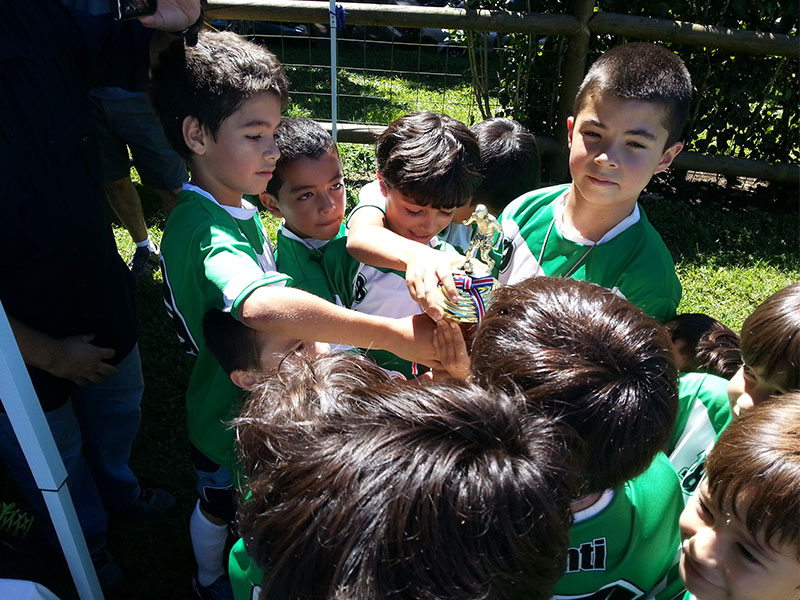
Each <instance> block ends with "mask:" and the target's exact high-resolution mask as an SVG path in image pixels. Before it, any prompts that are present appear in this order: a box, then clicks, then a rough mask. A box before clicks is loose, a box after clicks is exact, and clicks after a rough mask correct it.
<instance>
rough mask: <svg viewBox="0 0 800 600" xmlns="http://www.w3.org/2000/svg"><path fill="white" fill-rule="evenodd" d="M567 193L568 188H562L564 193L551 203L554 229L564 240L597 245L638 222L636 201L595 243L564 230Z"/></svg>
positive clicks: (638, 213)
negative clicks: (630, 209)
mask: <svg viewBox="0 0 800 600" xmlns="http://www.w3.org/2000/svg"><path fill="white" fill-rule="evenodd" d="M568 194H569V188H567V189H566V190H564V193H563V194H561V196H559V197H558V198H556V201H555V204H554V205H553V220H554V221H555V224H556V231H558V233H559V235H560V236H561V237H563V238H564V239H565V240H569V241H570V242H575V243H576V244H580V245H581V246H599V245H600V244H605V243H606V242H610V241H611V240H613V239H614V238H615V237H617V236H618V235H619V234H620V233H622V232H623V231H625V230H626V229H628V228H630V227H632V226H633V225H636V223H638V222H639V218H640V217H641V214H640V212H639V203H638V202H637V203H636V206H634V207H633V211H632V212H631V214H629V215H628V216H627V217H625V218H624V219H622V221H620V222H619V223H617V224H616V225H614V227H612V228H611V229H610V230H609V231H608V233H606V234H605V235H604V236H603V237H601V238H600V239H599V240H598V241H597V242H596V243H595V242H593V241H592V240H588V239H586V238H585V237H583V236H582V235H578V234H577V233H575V232H571V231H569V232H565V231H564V207H565V206H566V204H567V195H568Z"/></svg>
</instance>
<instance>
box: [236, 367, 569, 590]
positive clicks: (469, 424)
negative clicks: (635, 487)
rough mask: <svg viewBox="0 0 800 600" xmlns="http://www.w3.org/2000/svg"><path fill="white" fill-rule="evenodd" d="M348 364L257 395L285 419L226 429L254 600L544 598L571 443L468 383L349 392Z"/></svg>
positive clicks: (248, 417) (563, 519)
mask: <svg viewBox="0 0 800 600" xmlns="http://www.w3.org/2000/svg"><path fill="white" fill-rule="evenodd" d="M354 364H355V365H358V364H360V363H359V360H358V359H354V358H351V357H348V356H342V355H339V356H333V357H330V356H329V357H320V358H317V359H314V361H312V362H309V363H307V365H306V366H305V367H304V368H303V369H301V370H300V372H298V371H292V373H293V375H292V376H291V377H289V378H286V377H283V378H282V381H283V383H281V379H279V378H275V379H273V380H272V382H271V383H270V384H269V385H270V388H271V390H272V392H273V393H272V394H270V401H271V403H272V405H275V404H282V403H285V402H286V401H287V399H289V397H290V396H292V395H296V396H297V399H298V400H300V401H299V402H291V404H294V405H295V406H296V409H295V410H292V411H289V413H283V414H282V413H281V412H280V411H277V412H276V411H275V410H274V408H273V407H270V406H268V405H267V404H265V403H263V402H262V401H261V400H258V401H257V402H256V403H255V404H254V403H253V402H249V403H248V406H247V408H246V409H245V411H244V413H243V415H242V417H241V418H240V419H239V420H238V421H237V432H238V438H239V443H240V448H241V449H242V451H243V455H244V467H245V469H244V470H245V474H246V476H247V480H248V484H249V486H250V487H251V489H252V492H253V493H252V496H251V498H250V499H248V500H246V501H244V502H243V503H242V504H241V507H240V513H239V527H240V531H241V532H242V535H243V537H244V540H245V546H246V548H247V551H248V554H249V555H250V556H251V557H252V558H253V559H254V560H255V562H256V563H257V564H258V565H259V566H261V567H262V568H263V569H264V572H265V579H264V582H263V586H262V588H263V590H264V591H263V595H262V598H289V597H290V598H298V599H303V600H305V599H312V598H313V599H326V598H327V599H331V600H332V599H334V598H335V599H337V600H341V599H351V600H371V599H379V598H386V599H391V598H396V599H401V598H441V599H445V598H450V599H453V600H456V599H458V600H470V599H474V600H478V599H481V600H483V599H505V598H508V599H512V598H521V597H524V598H530V599H532V600H537V599H542V600H544V599H545V598H548V597H549V595H550V594H549V591H550V589H551V587H552V586H553V584H554V583H555V581H556V580H557V579H558V578H559V577H560V575H561V573H562V572H563V568H564V560H565V554H566V547H567V541H568V535H567V531H568V527H569V524H570V522H571V515H570V511H569V501H570V499H571V498H572V497H573V495H574V494H573V489H572V486H571V480H572V474H571V472H572V469H571V467H570V465H569V464H568V463H567V461H568V460H570V457H569V453H568V452H566V451H565V449H566V447H567V445H568V440H569V439H570V437H571V436H572V435H573V434H572V433H571V429H570V428H568V427H567V426H565V425H561V424H559V423H558V422H556V421H553V420H551V419H543V418H530V417H528V416H527V415H526V411H525V409H524V400H523V399H522V398H518V397H517V398H515V397H513V396H508V395H507V394H505V393H503V392H500V391H498V392H496V393H495V392H487V391H486V390H484V389H482V388H478V387H477V386H474V385H471V384H468V383H465V382H462V383H447V382H445V383H437V382H430V381H424V382H421V381H419V380H417V381H409V382H399V383H394V382H392V383H383V384H377V385H370V386H368V387H356V388H353V389H347V388H348V385H349V383H354V382H355V381H356V380H357V379H359V378H362V377H361V375H358V374H356V375H351V376H350V381H349V382H348V385H345V386H344V387H343V386H341V385H340V384H341V383H342V380H341V378H340V375H341V374H343V373H347V372H352V370H351V367H352V366H353V365H354ZM320 368H321V369H322V370H321V371H320ZM357 370H358V368H357ZM298 374H299V375H302V376H301V377H300V378H298ZM303 374H304V375H303ZM331 375H333V377H332V378H331V377H329V376H331ZM363 379H364V380H365V382H367V381H369V380H370V379H373V378H372V377H371V376H367V377H363ZM331 382H333V385H334V387H335V388H337V389H336V393H333V394H332V393H330V391H329V390H327V389H326V388H327V386H328V385H329V383H331ZM287 385H288V386H289V388H290V389H291V390H293V391H290V393H288V394H287V393H286V392H287V390H285V389H284V390H281V387H285V386H287ZM318 393H321V394H322V396H323V399H324V401H321V400H316V399H315V398H314V397H315V395H317V394H318ZM262 397H263V396H262ZM309 400H310V402H309ZM298 410H299V411H300V412H297V411H298ZM298 417H299V418H298ZM264 449H266V453H265V451H264ZM253 450H255V451H253ZM270 456H272V458H270Z"/></svg>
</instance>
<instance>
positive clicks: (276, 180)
mask: <svg viewBox="0 0 800 600" xmlns="http://www.w3.org/2000/svg"><path fill="white" fill-rule="evenodd" d="M275 143H276V144H277V145H278V150H279V151H280V158H278V162H277V163H276V164H275V172H274V173H273V174H272V179H270V180H269V182H268V183H267V190H266V192H265V193H264V194H262V196H261V199H262V202H263V203H264V205H265V206H266V208H267V210H269V211H270V213H272V215H273V216H275V217H278V218H282V219H283V223H281V226H280V228H279V229H278V233H277V239H276V249H275V260H276V262H277V265H278V270H279V271H280V272H281V273H284V274H286V275H289V276H291V278H292V283H291V285H292V287H296V288H299V289H301V290H305V291H307V292H310V293H312V294H314V295H315V296H319V297H320V298H324V299H325V300H328V301H329V302H333V296H332V295H331V293H330V290H329V289H328V282H327V279H326V278H325V274H324V273H323V272H322V267H321V265H320V261H321V259H322V255H323V253H324V252H325V248H326V247H327V245H328V243H329V242H330V241H331V240H334V239H336V238H339V237H342V236H343V235H344V225H343V223H342V219H343V218H344V209H345V189H344V175H343V174H342V164H341V162H340V161H339V151H338V149H337V148H336V143H335V142H334V141H333V138H332V137H331V136H330V134H329V133H328V132H327V131H325V130H324V129H323V128H322V127H321V126H320V125H319V124H317V123H315V122H314V121H312V120H311V119H305V118H302V117H297V118H287V119H283V120H282V121H281V124H280V125H279V126H278V129H277V130H276V131H275Z"/></svg>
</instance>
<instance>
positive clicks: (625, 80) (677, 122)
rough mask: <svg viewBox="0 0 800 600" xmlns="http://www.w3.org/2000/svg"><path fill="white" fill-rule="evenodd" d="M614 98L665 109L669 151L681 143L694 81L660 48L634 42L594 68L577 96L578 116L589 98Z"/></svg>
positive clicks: (609, 54)
mask: <svg viewBox="0 0 800 600" xmlns="http://www.w3.org/2000/svg"><path fill="white" fill-rule="evenodd" d="M601 95H611V96H616V97H617V98H622V99H624V100H643V101H645V102H653V103H655V104H658V105H659V106H661V107H662V108H663V109H664V123H663V124H664V128H665V129H666V130H667V132H668V133H669V135H668V137H667V143H666V145H665V148H667V147H669V146H671V145H672V144H674V143H675V142H677V141H678V140H680V139H681V133H682V132H683V128H684V127H685V125H686V121H687V119H688V116H689V104H690V102H691V99H692V78H691V76H690V75H689V71H688V70H687V69H686V65H684V64H683V61H682V60H681V59H680V57H678V55H676V54H675V53H674V52H672V51H671V50H667V49H666V48H664V47H663V46H660V45H658V44H651V43H648V42H634V43H631V44H624V45H622V46H617V47H616V48H612V49H611V50H609V51H608V52H606V53H604V54H603V55H602V56H601V57H600V58H598V59H597V60H596V61H595V62H594V64H592V66H591V68H590V69H589V72H588V73H587V74H586V77H585V78H584V79H583V83H581V86H580V88H578V94H577V95H576V96H575V106H574V114H575V115H576V116H577V115H578V113H580V111H581V110H582V109H583V108H584V106H586V102H587V101H588V99H589V98H593V97H597V96H601Z"/></svg>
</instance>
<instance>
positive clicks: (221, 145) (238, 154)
mask: <svg viewBox="0 0 800 600" xmlns="http://www.w3.org/2000/svg"><path fill="white" fill-rule="evenodd" d="M192 121H193V122H194V125H193V123H192ZM280 121H281V102H280V99H279V98H278V96H276V95H275V94H273V93H271V92H263V93H261V94H259V95H257V96H254V97H252V98H250V99H248V100H245V102H244V103H243V104H242V105H241V106H240V107H239V109H238V110H236V112H234V113H233V114H231V115H230V116H229V117H228V118H226V119H225V120H224V121H223V122H222V124H221V125H220V128H219V131H217V134H216V139H215V138H214V137H213V136H211V134H210V133H209V132H208V131H207V130H206V129H205V128H203V127H199V126H197V120H196V119H193V118H192V117H187V119H186V121H184V138H185V139H186V144H187V145H188V146H189V148H190V149H191V150H192V152H193V153H194V155H193V157H192V182H193V183H195V184H196V185H198V186H200V187H201V188H203V189H204V190H206V191H207V192H209V193H210V194H211V195H213V196H214V198H215V199H216V200H217V201H218V202H219V203H220V204H225V205H228V206H241V199H242V194H243V193H246V194H259V193H260V192H263V191H264V188H266V187H267V182H268V181H269V180H270V179H271V178H272V172H273V171H274V170H275V163H276V161H277V160H278V156H279V155H280V152H279V151H278V146H277V145H276V144H275V137H274V134H275V128H276V127H277V126H278V125H279V124H280Z"/></svg>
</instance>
